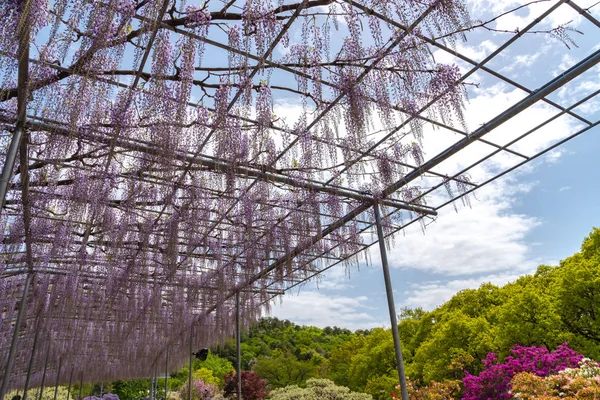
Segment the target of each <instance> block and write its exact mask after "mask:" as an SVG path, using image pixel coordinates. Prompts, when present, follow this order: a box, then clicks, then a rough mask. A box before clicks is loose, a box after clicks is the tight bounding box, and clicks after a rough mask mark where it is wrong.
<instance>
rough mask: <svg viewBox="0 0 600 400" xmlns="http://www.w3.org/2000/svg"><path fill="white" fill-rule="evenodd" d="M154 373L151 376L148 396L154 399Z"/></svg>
mask: <svg viewBox="0 0 600 400" xmlns="http://www.w3.org/2000/svg"><path fill="white" fill-rule="evenodd" d="M153 390H154V375H152V376H151V377H150V395H149V396H148V397H150V400H154V393H153Z"/></svg>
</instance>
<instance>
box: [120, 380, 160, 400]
mask: <svg viewBox="0 0 600 400" xmlns="http://www.w3.org/2000/svg"><path fill="white" fill-rule="evenodd" d="M112 386H113V392H114V393H115V394H116V395H117V396H119V399H121V400H136V399H143V398H145V397H147V396H148V392H149V389H150V380H149V379H136V380H132V381H115V382H113V384H112ZM163 387H164V384H163ZM159 390H160V386H159Z"/></svg>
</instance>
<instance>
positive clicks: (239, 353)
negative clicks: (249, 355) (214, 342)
mask: <svg viewBox="0 0 600 400" xmlns="http://www.w3.org/2000/svg"><path fill="white" fill-rule="evenodd" d="M240 331H241V329H240V292H239V291H237V292H236V293H235V351H236V361H235V364H236V368H235V369H236V375H237V400H241V398H242V349H241V347H240Z"/></svg>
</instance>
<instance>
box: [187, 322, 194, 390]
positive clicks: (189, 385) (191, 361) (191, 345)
mask: <svg viewBox="0 0 600 400" xmlns="http://www.w3.org/2000/svg"><path fill="white" fill-rule="evenodd" d="M193 357H194V325H193V323H192V325H190V372H189V376H188V400H192V369H193V367H194V360H193Z"/></svg>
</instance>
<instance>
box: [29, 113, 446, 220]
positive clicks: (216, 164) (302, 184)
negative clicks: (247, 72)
mask: <svg viewBox="0 0 600 400" xmlns="http://www.w3.org/2000/svg"><path fill="white" fill-rule="evenodd" d="M27 126H28V127H30V128H33V129H41V130H48V131H51V132H53V133H56V134H60V135H64V136H72V132H71V131H69V129H67V128H63V127H61V126H57V125H54V124H48V123H42V122H31V121H29V122H28V123H27ZM81 134H82V135H83V136H85V137H86V138H87V139H89V140H93V141H95V142H99V143H104V144H111V143H114V144H115V145H116V146H118V147H121V148H123V149H126V150H131V151H137V152H140V153H144V154H150V155H155V154H160V153H161V152H162V150H161V149H160V148H158V147H156V146H152V145H150V144H143V143H140V142H133V141H131V140H128V139H125V138H108V137H106V136H105V135H102V134H100V133H94V132H92V131H91V130H90V129H88V130H86V131H85V132H82V133H81ZM173 157H174V158H175V159H177V160H180V161H185V162H188V163H192V164H195V165H201V166H203V167H206V168H208V169H210V170H213V171H226V170H228V169H229V168H230V167H231V166H230V164H229V163H228V162H226V161H222V160H218V159H215V158H212V157H209V156H206V155H197V156H193V155H189V154H181V153H177V154H174V155H173ZM236 173H238V174H241V175H245V176H247V177H250V178H258V179H262V180H264V181H267V182H276V183H280V184H284V185H288V186H292V187H296V188H301V189H305V190H310V191H314V192H319V193H327V194H333V195H336V196H340V197H346V198H349V199H353V200H357V201H361V202H366V203H370V202H371V201H372V196H371V195H370V194H368V193H361V192H358V191H353V190H350V189H345V188H341V187H336V186H331V185H327V184H325V183H321V182H315V181H308V180H302V179H296V178H290V177H288V176H286V175H283V174H278V173H275V172H268V171H264V170H260V169H259V168H258V167H256V168H252V167H248V166H244V165H236ZM382 204H383V205H385V206H389V207H394V208H399V209H403V210H407V211H413V212H417V213H420V214H425V215H437V213H436V211H435V210H433V209H432V208H431V207H426V206H421V205H415V204H409V203H407V202H404V201H401V200H397V199H383V200H382Z"/></svg>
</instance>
